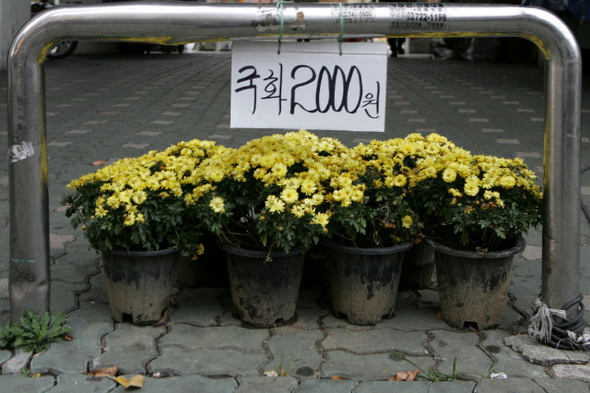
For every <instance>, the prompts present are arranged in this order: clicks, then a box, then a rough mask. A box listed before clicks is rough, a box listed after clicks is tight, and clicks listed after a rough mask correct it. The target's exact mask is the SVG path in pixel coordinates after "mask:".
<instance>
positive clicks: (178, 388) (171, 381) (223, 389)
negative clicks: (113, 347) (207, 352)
mask: <svg viewBox="0 0 590 393" xmlns="http://www.w3.org/2000/svg"><path fill="white" fill-rule="evenodd" d="M126 377H127V378H131V377H132V375H128V376H126ZM237 386H238V385H237V383H236V381H235V380H234V379H232V378H221V379H211V378H206V377H201V376H199V375H187V376H183V377H182V378H180V377H170V378H146V380H145V382H144V384H143V387H142V388H141V389H140V390H138V391H140V392H141V393H162V392H173V393H177V392H178V393H183V392H206V393H231V392H234V391H235V390H236V388H237ZM130 390H131V389H125V388H124V387H123V386H118V387H117V388H115V389H113V390H112V391H111V392H112V393H127V392H129V391H130ZM136 390H137V389H136Z"/></svg>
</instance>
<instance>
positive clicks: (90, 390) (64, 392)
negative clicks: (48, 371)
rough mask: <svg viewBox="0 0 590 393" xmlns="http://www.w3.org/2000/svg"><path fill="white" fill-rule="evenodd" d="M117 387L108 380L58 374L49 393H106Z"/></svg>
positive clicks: (81, 375)
mask: <svg viewBox="0 0 590 393" xmlns="http://www.w3.org/2000/svg"><path fill="white" fill-rule="evenodd" d="M116 385H117V383H116V382H114V381H111V380H110V379H109V378H106V377H104V378H94V377H90V376H88V375H84V374H60V375H58V376H57V386H56V387H54V388H53V389H51V393H79V392H84V393H107V392H110V391H112V389H113V388H114V387H115V386H116Z"/></svg>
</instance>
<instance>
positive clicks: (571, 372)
mask: <svg viewBox="0 0 590 393" xmlns="http://www.w3.org/2000/svg"><path fill="white" fill-rule="evenodd" d="M551 371H552V372H553V374H554V375H555V377H556V378H569V379H577V380H580V381H584V382H590V365H589V364H556V365H554V366H553V367H551Z"/></svg>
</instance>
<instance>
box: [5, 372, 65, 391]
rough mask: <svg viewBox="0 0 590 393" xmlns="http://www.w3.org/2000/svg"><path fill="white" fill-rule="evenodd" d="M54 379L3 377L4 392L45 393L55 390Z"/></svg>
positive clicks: (44, 377) (46, 377)
mask: <svg viewBox="0 0 590 393" xmlns="http://www.w3.org/2000/svg"><path fill="white" fill-rule="evenodd" d="M53 385H54V381H53V377H49V376H43V377H39V378H27V377H25V376H22V375H3V376H2V391H6V392H27V393H44V392H48V391H49V390H50V389H51V388H53Z"/></svg>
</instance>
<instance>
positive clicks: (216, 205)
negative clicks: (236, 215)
mask: <svg viewBox="0 0 590 393" xmlns="http://www.w3.org/2000/svg"><path fill="white" fill-rule="evenodd" d="M209 207H210V208H211V210H213V211H214V212H215V213H225V201H224V200H223V198H222V197H214V198H212V199H211V201H210V202H209Z"/></svg>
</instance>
